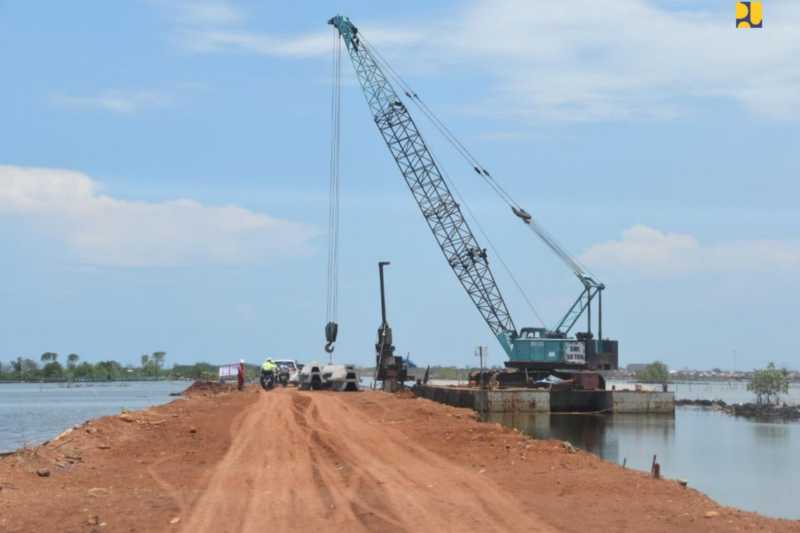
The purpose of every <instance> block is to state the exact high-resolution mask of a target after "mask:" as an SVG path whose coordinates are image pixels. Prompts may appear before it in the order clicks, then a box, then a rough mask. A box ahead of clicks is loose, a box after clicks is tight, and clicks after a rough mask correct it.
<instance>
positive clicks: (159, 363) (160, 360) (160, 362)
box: [153, 352, 167, 374]
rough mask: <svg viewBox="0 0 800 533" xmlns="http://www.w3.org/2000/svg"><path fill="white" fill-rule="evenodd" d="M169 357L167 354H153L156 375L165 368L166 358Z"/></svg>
mask: <svg viewBox="0 0 800 533" xmlns="http://www.w3.org/2000/svg"><path fill="white" fill-rule="evenodd" d="M166 356H167V352H153V360H154V361H155V363H156V374H158V372H159V371H160V370H161V367H163V366H164V358H165V357H166Z"/></svg>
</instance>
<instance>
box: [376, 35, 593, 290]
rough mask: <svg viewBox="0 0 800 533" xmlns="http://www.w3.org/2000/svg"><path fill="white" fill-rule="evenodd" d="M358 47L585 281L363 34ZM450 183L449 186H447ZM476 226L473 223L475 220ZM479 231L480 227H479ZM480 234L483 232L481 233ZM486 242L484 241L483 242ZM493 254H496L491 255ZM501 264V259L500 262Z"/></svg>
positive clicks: (583, 271)
mask: <svg viewBox="0 0 800 533" xmlns="http://www.w3.org/2000/svg"><path fill="white" fill-rule="evenodd" d="M360 39H361V41H362V43H365V44H366V45H367V46H368V47H369V49H370V51H371V52H372V53H373V54H374V56H375V58H376V60H377V61H378V62H380V63H381V65H382V66H384V67H385V68H386V70H387V71H388V72H389V75H390V76H392V78H393V79H394V80H395V81H396V82H397V83H398V84H399V85H400V87H401V88H402V89H403V92H404V93H405V95H406V96H407V97H408V98H409V99H410V100H411V101H412V102H413V103H414V105H415V106H416V107H417V109H419V110H420V111H421V112H422V113H423V114H424V115H425V116H426V117H427V118H428V120H430V121H431V123H432V124H433V126H434V127H435V128H436V129H437V130H438V131H439V133H440V134H441V135H442V136H443V137H444V138H445V139H446V140H447V141H448V142H449V143H450V144H451V146H453V148H454V149H455V150H456V151H457V152H458V153H459V154H460V155H461V157H462V158H463V159H464V160H465V161H466V162H467V163H468V164H469V165H470V166H471V167H472V169H473V170H474V171H475V172H476V173H477V174H478V175H479V176H481V178H483V180H484V181H485V182H486V183H487V184H488V185H489V186H490V187H491V188H492V190H494V191H495V193H496V194H497V195H498V196H499V197H500V198H501V199H502V200H503V201H504V202H505V203H506V204H508V206H509V207H511V209H512V211H513V212H514V214H515V215H517V216H518V217H519V218H521V219H522V220H523V222H525V224H526V225H527V226H528V227H530V229H531V231H533V232H534V233H535V234H536V235H537V236H538V237H539V238H540V239H541V240H542V241H544V243H545V244H546V245H547V246H548V247H549V248H550V249H551V250H552V251H553V252H554V253H555V254H556V255H557V256H558V257H559V258H560V259H561V260H562V261H563V262H564V263H565V264H566V265H567V266H568V267H569V268H570V270H572V271H573V272H574V273H575V275H576V276H577V277H578V278H579V279H581V280H583V279H584V278H586V277H587V273H588V274H590V275H591V276H594V275H593V274H591V272H590V271H589V269H587V268H586V267H585V266H584V265H582V264H581V263H580V262H579V261H578V260H577V259H576V258H575V257H573V256H572V255H571V254H569V253H568V252H567V251H566V250H565V249H564V248H563V247H562V246H561V245H560V244H559V243H558V241H556V240H555V238H554V237H553V236H552V235H550V234H549V233H548V232H547V231H546V230H545V229H544V228H543V227H542V226H541V225H540V224H538V223H537V222H536V221H535V220H534V219H533V217H532V216H531V215H530V214H528V213H527V211H525V210H524V209H523V208H522V206H521V205H520V204H519V203H518V202H517V201H516V200H515V199H514V198H513V197H512V196H511V195H510V194H509V193H508V192H507V191H506V190H505V189H504V188H503V186H502V185H501V184H500V183H499V182H498V181H497V180H495V179H494V177H493V176H492V175H491V174H490V173H489V171H488V170H486V167H484V166H483V165H482V164H481V163H480V161H478V159H477V158H476V157H475V156H474V155H473V154H472V152H470V151H469V149H468V148H467V147H466V146H465V145H464V143H463V142H461V140H460V139H459V138H458V137H456V135H455V134H454V133H453V132H452V130H450V128H448V127H447V125H446V124H445V123H444V122H443V121H442V120H441V119H440V118H439V117H438V116H437V115H436V113H434V111H433V110H432V109H431V108H430V107H429V106H428V105H427V104H426V103H425V102H424V101H423V100H422V98H420V96H419V95H418V94H417V92H416V91H414V89H413V88H412V87H411V85H410V84H409V83H408V82H406V81H405V80H404V79H403V77H402V76H400V74H399V73H398V72H397V71H396V70H395V69H394V68H393V67H392V66H391V64H389V62H388V61H387V60H386V58H385V57H383V55H382V54H381V53H380V52H379V51H378V50H377V49H376V48H375V47H374V46H372V44H371V43H369V41H367V40H366V39H365V38H364V36H363V34H360ZM451 183H452V182H451ZM476 222H477V219H476ZM479 229H480V225H479ZM481 232H482V233H483V231H481ZM484 236H485V234H484ZM487 240H488V238H487ZM495 253H497V252H496V251H495ZM501 262H502V259H501ZM512 278H513V276H512Z"/></svg>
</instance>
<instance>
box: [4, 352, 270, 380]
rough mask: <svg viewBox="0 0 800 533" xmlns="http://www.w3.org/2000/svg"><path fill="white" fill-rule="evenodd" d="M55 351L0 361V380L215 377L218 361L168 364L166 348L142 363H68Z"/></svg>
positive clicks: (253, 368)
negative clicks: (37, 356)
mask: <svg viewBox="0 0 800 533" xmlns="http://www.w3.org/2000/svg"><path fill="white" fill-rule="evenodd" d="M59 357H60V356H59V354H58V353H56V352H45V353H43V354H42V355H41V356H40V357H39V360H38V361H37V360H36V359H34V358H31V357H18V358H16V359H14V360H11V361H8V362H2V361H0V381H134V380H153V379H195V380H197V379H199V380H212V381H213V380H216V379H217V377H218V375H219V365H213V364H210V363H195V364H192V365H181V364H175V365H173V366H172V368H165V361H166V357H167V353H166V352H163V351H159V352H153V353H151V354H142V355H141V356H140V357H139V366H134V365H130V364H128V365H124V364H122V363H120V362H118V361H114V360H107V361H98V362H96V363H89V362H87V361H81V358H80V356H79V355H78V354H76V353H71V354H69V355H67V357H66V361H65V362H66V365H62V363H61V361H59ZM260 367H261V365H260V364H245V371H246V374H247V377H248V378H249V379H257V377H258V375H259V373H260Z"/></svg>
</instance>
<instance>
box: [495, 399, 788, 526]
mask: <svg viewBox="0 0 800 533" xmlns="http://www.w3.org/2000/svg"><path fill="white" fill-rule="evenodd" d="M484 418H485V420H487V421H491V422H498V423H501V424H504V425H506V426H509V427H514V428H517V429H518V430H519V431H521V432H522V433H525V434H528V435H530V436H532V437H534V438H539V439H559V440H566V441H569V442H571V443H572V444H573V445H575V446H577V447H579V448H582V449H584V450H586V451H589V452H591V453H594V454H597V455H599V456H600V457H603V458H604V459H606V460H608V461H612V462H615V463H618V464H621V463H622V462H623V461H625V462H626V464H627V466H628V467H629V468H634V469H638V470H643V471H648V470H649V469H650V464H651V462H652V460H653V455H657V456H658V462H659V463H661V472H662V474H663V475H664V477H667V478H672V479H686V480H688V481H689V485H690V486H692V487H694V488H697V489H699V490H701V491H703V492H705V493H706V494H708V495H709V496H711V497H712V498H714V499H715V500H717V501H719V502H720V503H722V504H724V505H732V506H735V507H739V508H742V509H746V510H749V511H757V512H760V513H764V514H766V515H769V516H775V517H781V518H793V519H798V518H800V507H798V506H797V502H796V500H795V495H796V494H800V476H796V475H795V473H796V472H800V454H798V453H797V451H798V442H800V424H798V423H774V422H772V423H767V422H754V421H751V420H748V419H744V418H739V417H734V416H730V415H727V414H725V413H721V412H717V411H710V410H705V409H698V408H691V407H690V408H678V409H677V410H676V412H675V416H674V417H673V416H670V415H658V416H655V415H622V414H617V415H567V414H538V415H532V414H531V415H521V414H517V415H512V414H510V413H509V414H487V415H485V417H484Z"/></svg>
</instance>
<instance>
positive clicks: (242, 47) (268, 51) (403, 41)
mask: <svg viewBox="0 0 800 533" xmlns="http://www.w3.org/2000/svg"><path fill="white" fill-rule="evenodd" d="M332 31H333V30H330V31H319V32H314V33H306V34H302V35H286V36H281V35H274V34H270V33H265V32H251V31H246V30H243V29H230V28H226V29H209V28H203V29H190V30H181V31H180V32H179V33H178V42H179V43H180V44H181V46H183V47H184V48H185V49H187V50H189V51H192V52H198V53H212V52H217V53H218V52H244V53H253V54H259V55H268V56H276V57H292V58H303V57H323V56H324V57H328V56H329V55H330V53H331V42H332V40H333V37H332ZM369 39H370V42H372V43H375V44H377V45H381V46H384V45H386V46H409V45H412V44H415V43H418V42H419V40H420V39H421V35H420V34H418V33H416V32H412V31H403V30H389V29H379V28H376V29H373V30H372V31H370V35H369Z"/></svg>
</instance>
